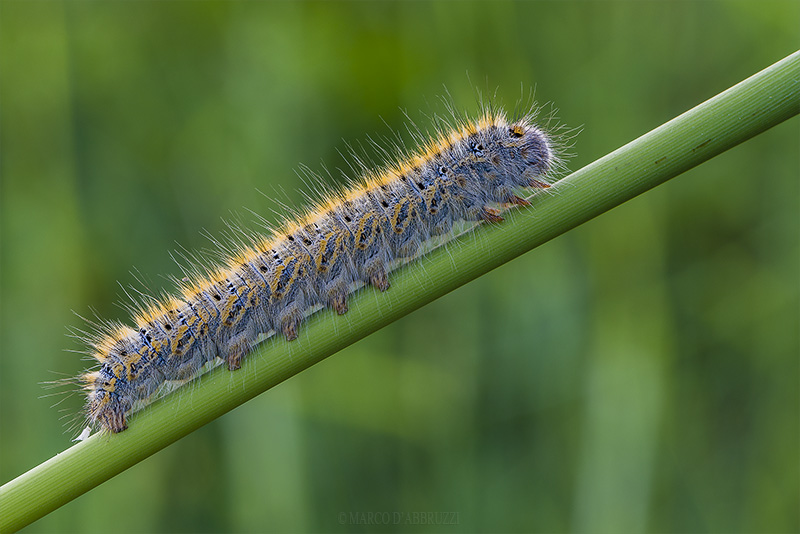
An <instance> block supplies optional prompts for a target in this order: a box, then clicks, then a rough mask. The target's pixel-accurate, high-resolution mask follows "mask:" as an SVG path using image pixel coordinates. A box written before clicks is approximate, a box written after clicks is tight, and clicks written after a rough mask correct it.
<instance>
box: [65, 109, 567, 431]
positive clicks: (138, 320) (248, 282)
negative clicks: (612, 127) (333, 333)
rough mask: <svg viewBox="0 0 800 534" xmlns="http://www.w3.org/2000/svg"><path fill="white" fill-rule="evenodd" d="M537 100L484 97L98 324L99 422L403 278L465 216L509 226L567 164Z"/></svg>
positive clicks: (85, 377) (94, 402) (124, 416)
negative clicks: (513, 214) (161, 291)
mask: <svg viewBox="0 0 800 534" xmlns="http://www.w3.org/2000/svg"><path fill="white" fill-rule="evenodd" d="M535 111H536V110H535V108H531V110H530V111H528V112H527V113H525V114H521V115H520V116H518V117H516V118H514V119H512V120H509V119H507V118H506V115H505V114H504V113H503V112H502V110H499V109H496V108H492V107H487V106H484V109H483V110H482V113H481V115H480V116H479V118H478V119H476V120H469V119H466V118H459V117H456V115H455V114H453V119H454V121H453V125H452V126H450V127H449V128H448V129H445V128H439V129H437V130H436V132H435V133H434V134H433V135H430V136H423V135H422V134H421V133H420V132H417V139H418V141H419V146H418V148H417V149H415V150H414V151H412V152H406V153H405V155H404V156H402V157H399V158H397V160H396V161H395V162H394V163H389V164H385V165H383V166H381V167H379V168H377V169H375V170H369V169H368V168H367V166H366V165H362V166H361V169H360V171H359V172H360V176H359V177H358V178H356V179H353V180H351V181H350V183H349V185H347V186H346V187H343V188H341V189H338V190H333V191H331V190H328V191H326V192H325V193H323V194H321V195H319V197H318V200H316V201H315V202H312V203H310V205H309V206H308V207H306V208H305V209H304V210H303V211H302V212H299V213H298V214H297V215H296V216H294V217H287V218H286V220H285V221H284V222H283V223H282V224H281V225H280V226H279V227H277V228H276V229H274V230H271V231H270V232H268V234H267V235H257V236H254V237H252V238H250V239H248V240H243V242H242V243H241V244H237V245H236V246H235V248H234V250H232V251H231V253H230V254H229V255H228V256H227V257H226V258H224V259H223V260H222V261H221V262H220V263H219V265H217V266H213V267H210V268H207V269H206V270H205V271H203V272H201V271H200V270H199V269H195V271H194V272H193V273H192V276H187V277H184V278H183V279H181V280H177V289H176V291H175V292H174V293H173V294H166V295H165V296H163V297H161V298H158V299H155V298H154V299H152V300H151V301H150V302H148V303H145V304H140V305H139V306H138V307H137V308H134V309H133V321H132V322H133V324H134V325H133V326H128V325H123V324H120V323H102V324H99V325H96V331H94V332H92V333H91V334H86V335H85V336H84V338H85V341H86V342H87V343H88V350H87V351H86V352H87V353H88V354H89V355H90V356H91V357H92V358H94V359H95V360H97V362H98V366H97V368H96V369H94V370H91V371H87V372H85V373H84V374H82V375H80V376H79V377H77V378H76V380H77V382H78V383H79V384H80V385H81V387H82V389H83V390H85V392H86V395H87V399H86V405H85V415H86V419H87V421H88V423H89V425H90V426H92V427H97V426H99V427H100V429H101V430H104V431H110V432H111V433H117V432H121V431H123V430H125V429H126V428H127V427H128V418H129V416H130V414H131V413H132V412H133V411H134V410H135V409H137V407H138V406H140V405H141V404H142V403H146V402H147V401H148V399H151V398H152V397H153V396H154V395H155V394H156V392H157V391H158V390H159V389H160V388H161V387H162V386H164V385H165V384H166V383H169V382H175V381H188V380H189V379H191V378H193V377H195V376H197V375H198V373H199V372H200V371H201V369H203V368H204V366H206V365H207V364H209V363H210V362H215V361H217V362H218V361H219V360H221V361H222V362H224V363H226V364H227V367H228V369H230V370H231V371H235V370H237V369H239V368H240V367H241V365H242V360H243V359H244V358H245V357H246V356H247V354H248V353H249V352H250V351H251V350H252V349H253V347H254V345H255V343H256V342H257V340H258V339H260V338H263V336H264V335H267V334H269V333H271V332H274V333H275V334H278V335H282V336H284V337H285V338H286V339H287V340H289V341H291V340H294V339H296V338H297V337H298V335H300V329H301V325H302V322H303V320H304V318H305V317H306V316H307V315H308V314H309V313H311V312H312V311H315V310H316V309H320V308H330V309H331V310H333V311H335V313H337V314H339V315H343V314H345V313H347V311H348V296H349V295H350V294H351V293H352V292H353V291H355V290H357V289H358V288H359V287H361V286H372V287H374V288H376V289H377V290H379V291H386V290H388V289H389V287H390V280H389V273H390V272H391V271H392V270H393V269H394V268H396V267H397V266H398V265H401V264H403V263H407V262H408V261H411V260H413V259H414V258H415V257H417V256H418V255H419V253H420V250H421V248H422V247H423V246H424V245H425V244H426V243H430V242H431V241H432V240H434V239H435V238H441V239H442V240H444V241H446V240H447V239H449V238H451V236H452V235H453V233H454V230H453V229H454V225H457V224H460V223H462V222H467V223H481V222H486V223H499V222H501V221H502V220H503V216H502V215H501V214H502V212H503V210H504V209H507V208H509V207H511V206H524V205H528V204H529V202H528V200H526V199H525V198H523V197H521V196H518V195H517V193H519V192H521V191H522V190H529V191H533V192H536V191H539V190H543V189H546V188H547V187H549V186H550V183H551V182H552V174H553V169H554V168H555V167H556V166H557V164H558V163H559V151H558V150H557V148H556V144H555V143H554V140H553V138H552V137H551V136H550V135H549V134H548V133H547V132H546V131H545V129H543V128H542V127H540V126H537V125H536V123H535V122H534V120H535V116H536V113H535Z"/></svg>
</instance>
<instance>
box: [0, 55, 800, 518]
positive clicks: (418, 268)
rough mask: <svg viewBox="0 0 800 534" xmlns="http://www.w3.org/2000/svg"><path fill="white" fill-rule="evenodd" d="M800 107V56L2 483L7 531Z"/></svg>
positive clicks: (0, 513)
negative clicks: (383, 285) (124, 424)
mask: <svg viewBox="0 0 800 534" xmlns="http://www.w3.org/2000/svg"><path fill="white" fill-rule="evenodd" d="M798 112H800V52H795V53H794V54H792V55H790V56H788V57H786V58H785V59H783V60H781V61H779V62H777V63H775V64H774V65H772V66H770V67H768V68H766V69H765V70H763V71H761V72H759V73H758V74H755V75H754V76H751V77H750V78H748V79H747V80H744V81H743V82H741V83H739V84H737V85H736V86H734V87H732V88H730V89H728V90H726V91H725V92H723V93H721V94H719V95H717V96H715V97H714V98H712V99H710V100H708V101H706V102H704V103H702V104H700V105H699V106H697V107H695V108H693V109H691V110H689V111H687V112H686V113H684V114H682V115H681V116H679V117H677V118H675V119H673V120H671V121H670V122H668V123H666V124H664V125H662V126H660V127H659V128H656V129H655V130H653V131H651V132H649V133H647V134H645V135H643V136H642V137H640V138H638V139H636V140H634V141H632V142H630V143H628V144H627V145H625V146H623V147H621V148H619V149H617V150H615V151H614V152H612V153H611V154H608V155H607V156H605V157H603V158H601V159H599V160H597V161H595V162H594V163H592V164H590V165H587V166H586V167H584V168H582V169H580V170H579V171H577V172H575V173H573V174H571V175H570V176H568V177H567V178H565V179H563V180H561V181H559V182H558V183H557V184H556V185H555V186H554V187H552V188H551V189H550V191H551V192H552V194H548V195H542V196H540V197H539V199H538V200H537V201H536V205H535V206H534V207H533V208H530V209H527V210H522V211H519V212H516V213H514V214H513V215H512V216H510V217H509V220H507V221H506V222H504V223H502V224H499V225H493V226H484V227H481V228H479V229H478V230H477V231H475V232H472V233H470V234H468V235H465V236H463V237H462V238H460V239H459V241H458V243H457V244H454V245H451V246H449V247H447V250H435V251H433V252H432V253H431V254H430V255H429V256H428V257H427V258H426V260H425V261H423V262H414V263H412V264H411V265H409V266H407V267H404V268H401V269H400V270H398V271H397V272H396V273H394V274H393V275H392V278H391V282H392V288H391V289H390V290H389V291H387V292H385V293H378V292H376V291H374V290H372V289H366V290H361V291H359V292H357V294H355V295H353V296H352V299H351V306H350V312H349V313H348V314H347V315H346V316H344V317H337V316H335V314H333V313H331V312H330V311H324V312H321V313H317V314H316V315H314V316H313V317H311V318H310V319H309V320H308V322H307V323H306V324H305V325H304V328H303V329H302V332H301V335H300V338H299V339H298V340H296V341H294V342H291V343H287V342H285V341H283V340H280V339H276V338H273V339H271V340H269V341H267V342H266V343H264V344H263V345H262V346H261V347H260V348H259V349H257V350H256V352H255V353H254V354H252V355H251V356H250V357H249V358H247V359H246V361H245V363H244V365H243V367H242V369H241V370H239V371H237V372H234V373H231V372H229V371H227V370H226V369H224V368H217V369H215V370H214V371H211V372H209V373H207V374H206V375H204V376H202V377H201V378H200V379H198V381H197V384H196V386H193V387H190V388H183V389H185V391H182V392H181V393H180V394H177V395H170V396H167V397H166V398H164V399H162V400H160V401H158V402H156V403H154V404H153V405H152V406H150V407H148V408H146V409H145V410H143V411H142V412H140V413H139V414H137V415H136V416H134V417H133V420H132V422H131V425H130V428H129V429H128V430H127V431H125V432H122V433H120V434H117V435H107V434H96V435H94V436H92V437H90V438H89V439H87V440H85V441H83V442H80V443H78V444H76V445H74V446H73V447H71V448H69V449H67V450H66V451H64V452H62V453H61V454H59V455H57V456H55V457H54V458H51V459H50V460H48V461H46V462H44V463H43V464H41V465H39V466H37V467H35V468H33V469H31V470H30V471H28V472H27V473H24V474H22V475H20V476H19V477H17V478H16V479H14V480H12V481H10V482H8V483H7V484H5V485H4V486H3V487H2V488H0V531H2V532H8V531H14V530H17V529H20V528H22V527H24V526H25V525H28V524H30V523H32V522H33V521H36V520H37V519H39V518H40V517H42V516H44V515H46V514H47V513H49V512H51V511H52V510H55V509H56V508H58V507H59V506H61V505H63V504H65V503H67V502H69V501H70V500H72V499H74V498H76V497H78V496H79V495H81V494H83V493H85V492H86V491H89V490H90V489H92V488H94V487H95V486H97V485H99V484H101V483H102V482H104V481H106V480H108V479H110V478H111V477H113V476H115V475H117V474H118V473H120V472H122V471H123V470H125V469H127V468H129V467H131V466H132V465H134V464H136V463H137V462H140V461H141V460H143V459H145V458H147V457H148V456H150V455H151V454H153V453H155V452H157V451H159V450H161V449H162V448H164V447H166V446H167V445H169V444H170V443H172V442H174V441H176V440H178V439H180V438H182V437H183V436H185V435H187V434H189V433H190V432H192V431H193V430H195V429H197V428H199V427H200V426H202V425H204V424H206V423H208V422H209V421H211V420H213V419H215V418H217V417H219V416H221V415H222V414H224V413H226V412H228V411H230V410H232V409H234V408H236V407H237V406H239V405H240V404H242V403H244V402H246V401H248V400H250V399H251V398H253V397H255V396H256V395H259V394H260V393H262V392H264V391H266V390H267V389H269V388H271V387H273V386H275V385H277V384H279V383H281V382H283V381H284V380H286V379H288V378H290V377H292V376H294V375H296V374H297V373H299V372H300V371H302V370H304V369H306V368H308V367H310V366H312V365H314V364H315V363H317V362H319V361H321V360H322V359H324V358H326V357H328V356H330V355H331V354H333V353H335V352H337V351H339V350H341V349H342V348H344V347H346V346H347V345H350V344H352V343H355V342H356V341H358V340H359V339H361V338H363V337H365V336H367V335H369V334H371V333H372V332H374V331H376V330H378V329H379V328H381V327H383V326H385V325H387V324H389V323H390V322H392V321H394V320H396V319H398V318H400V317H402V316H404V315H406V314H408V313H410V312H412V311H414V310H416V309H417V308H420V307H421V306H424V305H425V304H427V303H429V302H431V301H433V300H436V299H437V298H439V297H441V296H442V295H445V294H446V293H448V292H450V291H452V290H453V289H455V288H457V287H459V286H461V285H463V284H466V283H467V282H469V281H470V280H473V279H474V278H477V277H478V276H480V275H482V274H485V273H487V272H489V271H491V270H492V269H494V268H495V267H498V266H500V265H502V264H503V263H505V262H507V261H510V260H511V259H513V258H516V257H517V256H519V255H521V254H523V253H525V252H527V251H529V250H531V249H533V248H534V247H536V246H538V245H541V244H542V243H544V242H546V241H548V240H550V239H553V238H554V237H556V236H559V235H561V234H562V233H564V232H566V231H567V230H570V229H572V228H574V227H576V226H578V225H580V224H582V223H584V222H586V221H588V220H590V219H592V218H593V217H596V216H597V215H599V214H601V213H603V212H605V211H608V210H610V209H611V208H613V207H615V206H618V205H620V204H622V203H623V202H626V201H627V200H630V199H631V198H633V197H635V196H637V195H639V194H640V193H643V192H645V191H647V190H648V189H651V188H653V187H655V186H657V185H659V184H661V183H662V182H664V181H666V180H668V179H670V178H673V177H675V176H677V175H679V174H681V173H682V172H684V171H686V170H687V169H690V168H692V167H694V166H696V165H699V164H700V163H702V162H704V161H706V160H708V159H710V158H712V157H714V156H716V155H717V154H719V153H721V152H723V151H725V150H727V149H729V148H731V147H733V146H735V145H737V144H739V143H741V142H742V141H744V140H746V139H749V138H751V137H753V136H755V135H757V134H759V133H761V132H763V131H765V130H767V129H768V128H770V127H772V126H774V125H776V124H778V123H780V122H782V121H784V120H786V119H788V118H789V117H792V116H794V115H797V114H798Z"/></svg>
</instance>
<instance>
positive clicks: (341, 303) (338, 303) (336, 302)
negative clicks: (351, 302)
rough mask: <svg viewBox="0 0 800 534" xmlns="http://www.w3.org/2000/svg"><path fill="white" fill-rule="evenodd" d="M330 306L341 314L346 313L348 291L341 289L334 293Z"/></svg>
mask: <svg viewBox="0 0 800 534" xmlns="http://www.w3.org/2000/svg"><path fill="white" fill-rule="evenodd" d="M330 306H331V308H333V309H334V310H336V313H337V314H339V315H344V314H345V313H347V310H348V307H347V293H346V292H344V291H341V292H337V293H335V294H334V295H332V296H331V299H330Z"/></svg>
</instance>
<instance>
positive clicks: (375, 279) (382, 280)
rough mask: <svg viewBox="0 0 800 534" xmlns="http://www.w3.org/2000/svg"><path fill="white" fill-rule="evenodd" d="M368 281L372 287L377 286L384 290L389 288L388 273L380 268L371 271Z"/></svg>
mask: <svg viewBox="0 0 800 534" xmlns="http://www.w3.org/2000/svg"><path fill="white" fill-rule="evenodd" d="M369 283H370V284H372V285H373V286H374V287H377V288H378V289H379V290H381V291H386V290H387V289H389V286H390V284H389V275H388V274H386V270H385V269H383V268H381V269H380V270H378V271H377V272H375V273H373V274H372V275H370V277H369Z"/></svg>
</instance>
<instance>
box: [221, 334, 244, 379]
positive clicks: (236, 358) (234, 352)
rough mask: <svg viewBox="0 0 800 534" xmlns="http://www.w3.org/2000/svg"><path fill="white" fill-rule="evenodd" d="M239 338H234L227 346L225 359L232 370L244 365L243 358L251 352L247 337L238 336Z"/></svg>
mask: <svg viewBox="0 0 800 534" xmlns="http://www.w3.org/2000/svg"><path fill="white" fill-rule="evenodd" d="M237 338H238V339H237ZM237 338H234V339H232V340H231V341H230V342H229V343H228V347H227V356H226V358H225V359H226V361H227V362H228V369H229V370H231V371H235V370H237V369H239V368H240V367H241V366H242V358H244V357H245V356H247V353H249V352H250V343H248V341H247V339H244V338H240V337H238V336H237Z"/></svg>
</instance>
